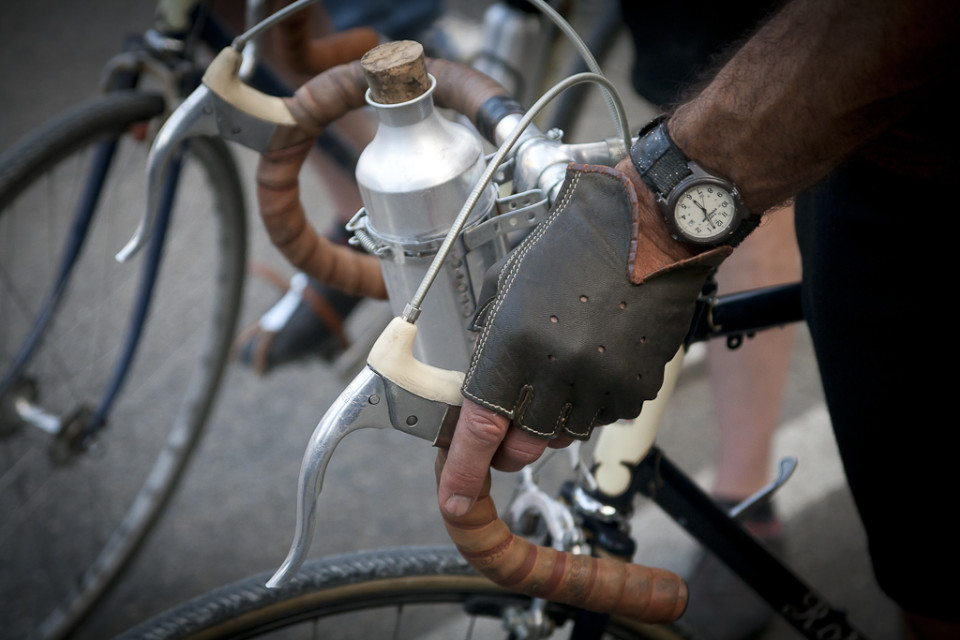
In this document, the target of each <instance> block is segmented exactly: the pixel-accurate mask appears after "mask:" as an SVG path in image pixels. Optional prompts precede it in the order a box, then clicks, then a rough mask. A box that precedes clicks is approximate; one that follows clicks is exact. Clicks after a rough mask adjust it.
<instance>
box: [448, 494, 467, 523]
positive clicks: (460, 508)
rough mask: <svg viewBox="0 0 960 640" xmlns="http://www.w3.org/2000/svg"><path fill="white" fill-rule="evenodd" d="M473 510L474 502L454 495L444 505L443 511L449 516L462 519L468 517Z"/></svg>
mask: <svg viewBox="0 0 960 640" xmlns="http://www.w3.org/2000/svg"><path fill="white" fill-rule="evenodd" d="M472 508H473V500H471V499H470V498H468V497H467V496H462V495H459V494H456V493H455V494H453V495H451V496H450V497H449V498H447V500H446V502H444V503H443V510H444V512H445V513H446V514H447V515H450V516H453V517H460V516H463V515H466V514H467V512H468V511H470V509H472Z"/></svg>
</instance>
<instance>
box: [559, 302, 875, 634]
mask: <svg viewBox="0 0 960 640" xmlns="http://www.w3.org/2000/svg"><path fill="white" fill-rule="evenodd" d="M700 306H701V312H700V313H698V314H697V316H696V317H695V321H694V325H693V326H692V327H691V331H690V336H691V337H690V339H689V341H690V342H694V341H700V340H705V339H709V338H711V337H713V338H720V337H725V338H727V340H728V343H730V344H731V347H732V348H735V346H736V345H737V344H738V343H739V341H740V340H742V339H743V337H744V336H750V335H753V334H754V333H756V332H759V331H763V330H764V329H769V328H773V327H778V326H783V325H786V324H789V323H793V322H798V321H802V319H803V316H802V309H801V305H800V286H799V284H789V285H782V286H774V287H768V288H764V289H758V290H755V291H748V292H742V293H736V294H731V295H728V296H722V297H720V298H719V299H713V298H711V297H705V298H703V299H701V301H700ZM720 321H722V322H720ZM714 323H715V324H714ZM721 327H722V328H721ZM671 369H672V370H673V374H674V375H673V379H671V376H670V375H669V373H668V375H666V376H665V378H666V380H665V384H664V387H663V388H662V389H661V392H660V395H658V397H657V399H656V400H655V401H654V407H648V406H646V405H645V406H644V410H643V412H642V413H641V416H640V418H638V420H637V422H638V424H634V425H630V426H629V427H622V426H619V425H610V426H608V427H604V428H603V429H600V430H599V431H598V433H597V435H596V436H595V437H596V438H597V439H598V442H597V447H596V452H595V455H594V457H595V459H596V463H597V468H596V469H595V470H594V474H593V477H594V479H595V481H596V485H597V486H596V488H595V489H593V490H588V489H586V488H583V489H582V490H583V491H586V492H587V494H588V495H589V497H590V498H591V499H593V500H595V501H596V504H595V505H592V506H591V507H590V509H589V510H577V513H578V515H579V516H580V517H581V518H582V519H583V527H584V528H585V529H587V530H589V531H591V532H596V531H600V530H605V531H606V533H607V534H608V535H595V536H594V540H595V544H596V545H597V546H599V547H600V548H601V549H602V551H603V552H605V553H613V554H617V555H621V556H625V557H626V558H629V557H631V556H632V554H633V550H634V543H633V541H632V540H629V541H627V542H625V541H624V536H623V535H622V532H621V531H619V530H618V529H617V528H616V527H613V528H611V524H610V523H611V521H614V522H622V521H625V520H626V518H627V517H628V515H629V513H630V511H631V510H632V504H633V501H634V499H635V497H636V496H637V495H638V494H640V495H643V496H645V497H646V498H648V499H649V500H651V501H653V502H654V503H655V504H657V506H658V507H660V509H662V510H663V511H664V512H665V513H666V514H667V515H668V516H670V518H672V519H673V520H674V521H675V522H676V523H677V524H679V525H680V526H681V527H683V528H684V529H685V530H686V531H687V532H688V533H690V534H691V535H692V536H693V537H694V538H695V539H696V540H697V541H698V542H699V543H700V544H701V545H702V546H703V547H705V548H706V549H708V550H709V551H710V552H712V553H713V554H714V555H716V556H717V557H718V558H719V559H720V560H721V561H722V562H723V563H724V564H725V565H726V566H727V567H728V568H729V569H730V570H732V571H733V572H734V573H736V574H737V575H738V576H740V578H741V579H743V581H744V582H745V583H747V584H748V585H749V586H750V587H751V588H753V589H754V590H755V591H756V592H757V593H758V594H759V595H760V596H761V597H763V598H764V599H765V600H766V601H767V603H768V604H769V605H770V606H771V607H772V609H773V610H774V611H776V612H777V613H778V614H779V615H780V616H781V617H782V618H783V619H784V620H786V621H787V622H788V623H789V624H790V625H792V626H793V627H794V628H795V629H796V630H797V631H799V632H800V633H801V634H803V635H804V636H805V637H807V638H811V639H817V638H825V637H830V638H851V639H852V638H863V637H864V636H863V634H862V633H860V632H859V631H857V630H856V629H855V628H854V627H853V626H852V625H851V624H850V623H849V621H848V620H847V618H846V614H845V613H844V612H843V611H842V610H841V609H838V608H836V607H834V606H833V605H831V604H830V603H829V602H828V601H827V600H826V599H825V598H824V597H823V596H822V595H820V594H819V593H817V592H816V591H815V590H814V589H813V588H812V587H810V586H809V585H808V584H806V583H805V582H803V581H802V580H800V578H799V577H797V576H796V574H794V573H793V572H792V571H791V570H790V569H789V568H788V567H787V566H786V565H784V564H783V563H782V562H781V561H780V560H779V559H778V558H777V557H776V556H774V555H773V554H771V553H770V552H769V551H768V550H767V549H766V548H765V547H764V546H763V545H762V544H760V543H759V542H758V541H757V539H756V538H754V537H752V536H751V535H750V534H749V533H747V531H746V530H745V529H743V527H741V526H740V525H739V524H737V521H736V519H735V518H734V517H732V516H731V514H729V513H727V512H725V511H723V510H722V509H721V508H720V507H718V506H717V504H716V503H715V502H714V501H713V500H712V499H711V498H710V496H709V495H707V494H706V493H705V492H704V491H703V489H701V488H700V487H699V486H698V485H697V484H696V483H695V482H693V481H692V480H691V479H690V478H689V477H688V476H687V475H686V474H685V473H684V472H683V471H682V470H681V469H680V468H679V467H678V466H676V465H675V464H674V463H673V462H672V461H671V460H670V459H669V458H668V457H667V455H666V454H665V453H664V452H663V451H662V450H660V449H659V448H658V447H656V446H654V445H653V440H654V437H655V434H656V423H658V422H659V418H660V416H661V415H662V410H661V407H662V405H663V404H665V403H667V402H668V401H669V396H670V394H671V392H672V388H673V385H672V382H673V381H675V372H676V370H677V369H679V367H678V366H677V365H676V362H674V363H671V365H670V366H669V367H668V372H669V371H670V370H671ZM651 409H652V411H651ZM611 427H613V428H611ZM605 466H606V467H607V468H608V469H609V468H611V467H612V468H615V469H617V470H622V471H623V472H625V473H626V475H627V478H626V479H625V478H624V477H623V473H616V474H614V475H609V474H607V473H605ZM782 482H783V480H781V481H780V482H778V483H776V485H775V486H774V487H771V489H770V492H772V490H773V489H775V488H776V487H777V486H779V484H782ZM625 483H626V484H625ZM770 492H767V493H766V494H765V495H764V496H763V498H764V499H765V498H768V497H769V493H770ZM748 502H750V500H748ZM612 510H613V511H615V512H616V513H617V516H615V517H614V516H611V515H610V513H611V511H612ZM735 510H736V509H735ZM601 513H602V514H603V515H600V514H601Z"/></svg>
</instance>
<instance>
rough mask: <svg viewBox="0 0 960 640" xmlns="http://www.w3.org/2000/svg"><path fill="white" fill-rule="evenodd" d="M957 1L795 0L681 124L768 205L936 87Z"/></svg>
mask: <svg viewBox="0 0 960 640" xmlns="http://www.w3.org/2000/svg"><path fill="white" fill-rule="evenodd" d="M958 9H960V5H958V3H956V2H953V1H949V0H948V1H936V0H863V1H861V0H796V1H794V2H791V3H790V4H788V5H786V6H785V7H784V8H783V10H781V11H780V12H779V13H778V14H777V15H776V16H774V17H773V18H772V19H771V20H770V21H769V22H768V23H766V24H765V25H764V26H763V27H762V28H761V29H760V30H759V31H757V33H756V34H754V36H753V37H751V38H750V40H749V41H747V43H746V44H745V45H744V46H743V47H742V48H741V49H740V50H739V51H738V53H737V54H736V55H735V56H734V57H733V58H732V59H731V60H730V61H729V62H728V63H727V64H726V65H725V66H724V67H723V68H722V69H721V70H720V71H719V73H718V74H717V75H716V76H715V78H714V79H713V80H712V81H711V82H710V84H708V85H707V86H706V88H705V89H704V90H703V91H702V92H701V93H700V94H699V95H698V96H697V97H696V98H694V99H692V100H691V101H689V102H687V103H685V104H683V105H682V106H681V107H679V108H678V109H677V110H676V112H675V113H674V114H673V116H672V118H671V119H670V122H669V125H668V127H669V130H670V134H671V136H673V138H674V140H675V141H676V143H677V145H678V146H679V147H680V148H681V149H683V150H684V152H685V153H687V155H688V156H689V157H691V158H693V159H695V160H697V161H698V162H700V163H701V164H703V165H704V166H706V167H709V168H711V169H714V170H716V171H718V172H719V173H720V174H721V175H726V176H727V177H729V178H730V179H732V180H733V181H734V183H736V184H737V185H738V186H739V187H740V190H741V192H742V193H743V195H744V199H745V201H746V203H747V205H748V206H749V207H750V208H751V209H752V210H754V211H766V210H767V209H769V208H771V207H773V206H776V205H778V204H780V203H782V202H783V201H785V200H788V199H789V198H792V197H793V196H794V195H796V194H797V193H798V192H799V191H801V190H802V189H804V188H805V187H808V186H810V185H812V184H813V183H815V182H816V181H817V180H819V179H820V178H822V177H823V176H825V175H826V174H827V173H828V172H829V171H830V170H831V169H832V168H834V167H835V166H836V165H837V164H839V163H840V162H841V161H842V160H843V159H844V158H845V157H847V156H848V155H849V154H850V153H851V152H852V151H853V150H855V149H856V148H857V147H859V146H861V145H862V144H864V143H865V142H867V141H868V140H869V139H870V138H871V137H873V136H874V135H876V134H877V133H880V132H881V131H883V130H884V129H886V128H888V127H889V126H890V125H892V124H893V123H895V122H896V121H897V120H898V119H900V118H901V117H903V116H904V115H905V114H906V113H907V112H908V111H909V110H910V109H912V108H914V107H916V106H917V105H918V104H920V103H922V101H924V100H929V99H932V98H933V97H934V96H935V94H934V93H933V92H934V91H935V90H936V89H937V87H936V81H937V79H938V78H941V77H943V76H944V75H945V73H946V72H947V71H949V70H951V66H952V65H953V64H955V62H956V60H957V48H958V46H957V43H958V38H957V35H956V34H957V33H958V24H960V11H958ZM941 99H942V98H941Z"/></svg>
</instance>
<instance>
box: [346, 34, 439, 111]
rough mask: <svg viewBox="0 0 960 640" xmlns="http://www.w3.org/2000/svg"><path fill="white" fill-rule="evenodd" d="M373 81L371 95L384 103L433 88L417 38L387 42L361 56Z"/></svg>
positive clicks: (370, 81) (416, 95)
mask: <svg viewBox="0 0 960 640" xmlns="http://www.w3.org/2000/svg"><path fill="white" fill-rule="evenodd" d="M360 65H361V66H362V67H363V70H364V72H365V73H366V76H367V84H369V85H370V97H371V98H372V99H373V101H374V102H379V103H380V104H397V103H399V102H406V101H408V100H413V99H414V98H417V97H419V96H421V95H423V94H424V92H426V90H427V89H429V88H430V80H429V79H428V78H427V66H426V63H425V61H424V58H423V46H422V45H421V44H420V43H419V42H414V41H413V40H399V41H396V42H387V43H385V44H381V45H379V46H377V47H374V48H373V49H370V51H368V52H367V53H365V54H364V55H363V57H362V58H361V59H360Z"/></svg>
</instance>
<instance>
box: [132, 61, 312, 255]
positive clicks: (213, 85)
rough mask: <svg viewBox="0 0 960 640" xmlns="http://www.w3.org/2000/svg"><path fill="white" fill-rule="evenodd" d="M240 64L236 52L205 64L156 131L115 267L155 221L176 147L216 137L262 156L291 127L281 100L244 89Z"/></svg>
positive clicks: (143, 240)
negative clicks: (136, 210) (133, 224)
mask: <svg viewBox="0 0 960 640" xmlns="http://www.w3.org/2000/svg"><path fill="white" fill-rule="evenodd" d="M241 63H242V60H241V54H240V53H239V52H237V51H236V50H234V49H232V48H230V47H227V48H226V49H224V50H223V51H221V52H220V53H219V54H218V55H217V57H216V58H214V60H213V62H211V63H210V66H209V68H208V69H207V71H206V73H205V74H204V76H203V82H202V84H201V85H200V86H199V87H197V88H196V89H195V90H194V91H193V93H191V94H190V95H189V96H188V97H187V99H186V100H184V101H183V102H182V103H181V104H180V106H179V107H177V109H176V110H175V111H174V112H173V114H171V116H170V117H169V118H168V119H167V121H166V122H165V123H164V124H163V126H162V127H161V128H160V131H159V132H158V133H157V137H156V138H155V139H154V141H153V145H152V146H151V147H150V154H149V155H148V156H147V203H146V208H145V210H144V213H143V216H142V217H141V219H140V224H139V225H138V226H137V230H136V231H135V232H134V235H133V237H132V238H131V239H130V241H129V242H127V244H126V245H125V246H124V247H123V249H121V250H120V252H119V253H118V254H117V256H116V259H117V261H118V262H126V261H127V260H129V259H130V258H131V257H133V255H134V254H136V253H137V252H138V251H139V250H140V249H142V248H143V247H144V246H145V245H146V241H147V238H149V236H150V232H151V231H152V229H153V223H154V221H155V220H156V216H157V208H158V206H159V202H160V196H161V191H162V188H163V177H164V172H165V171H166V169H167V166H168V165H169V163H170V159H171V158H172V157H173V155H174V153H175V151H176V150H177V149H178V147H179V146H180V145H181V143H183V142H184V141H185V140H187V139H189V138H193V137H196V136H220V137H221V138H223V139H225V140H230V141H233V142H237V143H239V144H241V145H243V146H245V147H248V148H250V149H253V150H254V151H258V152H264V151H268V150H270V149H271V147H272V145H274V143H275V141H276V140H278V134H279V133H280V132H281V131H283V130H290V129H293V128H295V127H296V122H295V121H294V119H293V116H291V115H290V112H289V110H288V109H287V107H286V105H285V104H284V103H283V100H282V99H281V98H276V97H273V96H268V95H266V94H263V93H260V92H259V91H257V90H255V89H253V88H252V87H249V86H247V85H245V84H243V82H242V81H241V80H240V76H239V71H240V65H241ZM280 139H283V138H282V136H281V137H280Z"/></svg>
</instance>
